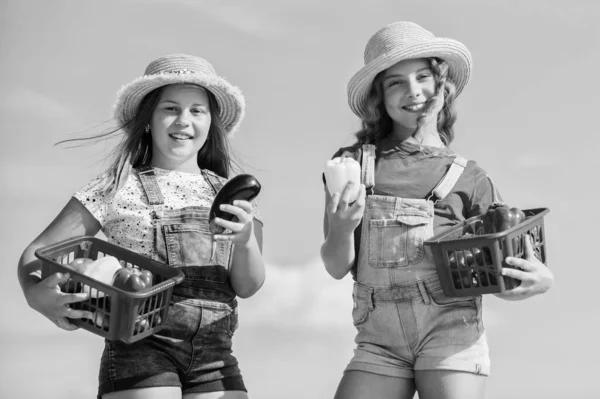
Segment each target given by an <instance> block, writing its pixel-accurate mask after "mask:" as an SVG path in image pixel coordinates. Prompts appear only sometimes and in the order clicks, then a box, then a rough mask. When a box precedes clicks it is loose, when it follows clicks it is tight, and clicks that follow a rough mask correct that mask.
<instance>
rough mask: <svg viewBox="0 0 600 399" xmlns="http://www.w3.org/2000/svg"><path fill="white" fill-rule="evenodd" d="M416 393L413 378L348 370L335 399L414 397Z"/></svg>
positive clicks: (395, 398)
mask: <svg viewBox="0 0 600 399" xmlns="http://www.w3.org/2000/svg"><path fill="white" fill-rule="evenodd" d="M414 395H415V383H414V381H413V380H412V379H408V378H398V377H388V376H385V375H379V374H372V373H366V372H363V371H348V372H346V373H344V376H343V377H342V380H341V381H340V385H339V386H338V389H337V392H336V393H335V399H387V398H393V399H412V397H413V396H414Z"/></svg>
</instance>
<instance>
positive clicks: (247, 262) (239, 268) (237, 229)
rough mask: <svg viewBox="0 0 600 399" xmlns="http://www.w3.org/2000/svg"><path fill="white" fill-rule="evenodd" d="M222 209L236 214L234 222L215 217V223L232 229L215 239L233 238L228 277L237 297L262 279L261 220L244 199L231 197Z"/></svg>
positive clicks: (255, 287)
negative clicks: (236, 199)
mask: <svg viewBox="0 0 600 399" xmlns="http://www.w3.org/2000/svg"><path fill="white" fill-rule="evenodd" d="M222 209H223V210H224V211H226V212H229V213H232V214H234V215H235V216H237V218H238V221H237V222H228V221H225V220H222V219H219V218H217V219H215V223H217V224H218V225H220V226H222V227H225V228H227V229H229V230H231V231H232V233H231V234H219V235H215V236H214V239H215V240H220V241H232V242H233V243H234V247H233V259H232V262H231V263H232V265H231V271H230V273H229V278H230V281H231V286H232V287H233V290H234V291H235V293H236V295H237V296H239V297H240V298H249V297H251V296H252V295H254V294H255V293H256V292H257V291H258V290H259V289H260V287H262V285H263V283H264V281H265V275H266V272H265V265H264V261H263V258H262V224H261V223H260V222H258V221H256V220H254V219H253V217H252V205H251V204H250V203H249V202H247V201H234V205H223V207H222Z"/></svg>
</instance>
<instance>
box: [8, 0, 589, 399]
mask: <svg viewBox="0 0 600 399" xmlns="http://www.w3.org/2000/svg"><path fill="white" fill-rule="evenodd" d="M397 20H410V21H414V22H417V23H419V24H420V25H422V26H423V27H425V28H426V29H428V30H430V31H432V32H433V33H434V34H435V35H437V36H442V37H451V38H454V39H457V40H460V41H462V42H463V43H465V44H466V46H467V47H468V48H469V49H470V51H471V53H472V54H473V59H474V71H473V74H472V78H471V81H470V83H469V85H468V86H467V88H466V89H465V90H464V92H463V93H462V94H461V96H460V97H459V100H458V121H457V123H456V125H455V127H456V129H455V131H456V139H455V141H454V143H453V145H452V147H453V148H454V149H455V150H456V151H457V152H459V153H461V154H463V155H464V156H466V157H467V158H469V159H473V160H476V161H477V162H478V163H479V164H480V165H481V166H482V167H483V168H484V169H485V170H487V171H488V172H489V173H490V174H491V176H492V177H493V178H494V181H495V183H496V184H497V185H498V186H499V188H500V191H501V192H502V195H503V197H504V199H505V201H506V202H508V203H509V204H511V205H513V206H518V207H520V208H537V207H547V208H550V213H549V214H548V215H547V216H546V217H545V223H546V238H547V252H548V266H549V267H550V268H551V269H552V270H553V272H554V274H555V277H556V282H555V285H554V287H553V288H552V290H550V291H549V292H548V293H547V294H545V295H543V296H538V297H535V298H532V299H530V300H527V301H524V302H506V301H502V300H500V299H497V298H495V297H493V296H486V297H485V298H484V323H485V325H486V328H487V331H488V339H489V342H490V347H491V356H492V375H491V377H490V378H489V382H488V395H487V397H488V398H490V399H508V398H515V399H516V398H545V399H550V398H592V397H599V395H600V387H599V385H598V384H597V382H596V380H595V379H596V378H597V377H598V371H599V369H598V360H597V359H598V357H599V356H600V344H599V343H598V342H599V340H598V329H599V328H600V314H599V312H598V303H597V300H598V295H597V290H598V287H599V285H598V282H599V281H600V268H599V263H598V258H599V257H598V255H597V253H596V252H595V251H596V250H597V248H598V246H597V245H598V244H597V243H598V240H597V238H596V237H597V230H596V229H597V226H598V225H600V218H599V217H598V213H597V211H594V210H593V209H594V203H595V202H596V201H597V198H598V195H599V190H598V183H597V182H598V171H599V170H600V161H599V160H598V158H599V157H598V148H599V145H600V139H599V134H598V133H599V132H598V123H597V118H598V116H597V113H598V109H599V107H600V95H599V92H600V85H599V83H598V78H597V76H596V73H597V67H598V63H599V62H600V45H599V41H598V39H597V37H598V34H597V24H598V22H599V21H600V2H597V1H595V0H590V1H574V0H564V1H537V0H536V1H534V0H530V1H523V0H497V1H494V0H471V1H436V2H433V1H383V0H369V1H349V0H331V1H323V0H318V1H317V0H303V1H279V0H253V1H237V2H234V1H223V0H220V1H202V0H196V1H193V0H173V1H166V0H148V1H141V0H121V1H114V0H104V1H101V2H100V1H82V0H78V1H76V0H71V1H62V0H55V1H51V2H50V1H43V0H37V1H28V0H2V1H0V87H1V90H0V132H2V133H1V134H2V136H1V137H2V140H3V141H2V145H0V162H1V170H2V176H1V179H2V180H1V182H0V185H1V187H2V189H1V191H0V204H1V207H0V220H2V222H3V225H4V228H3V229H2V230H1V232H0V234H1V236H0V249H1V251H2V254H3V259H4V260H5V263H6V264H5V266H4V267H3V268H2V269H0V295H1V299H2V300H1V301H0V306H1V307H2V309H1V310H2V318H1V319H0V353H1V356H0V359H1V360H0V397H3V398H4V397H5V398H15V399H17V398H38V397H42V396H44V397H46V398H63V399H64V398H67V399H70V398H83V397H88V398H92V397H94V395H95V392H96V388H97V369H98V364H99V359H100V354H101V351H102V347H103V342H102V339H101V338H100V337H97V336H95V335H92V334H90V333H88V332H86V331H76V332H71V333H69V332H66V331H63V330H59V329H58V328H56V327H55V326H54V325H53V324H51V323H50V322H49V321H47V320H46V319H45V318H43V317H41V316H40V315H39V314H37V313H36V312H34V311H33V310H31V309H30V308H29V307H28V306H27V304H26V302H25V300H24V297H23V295H22V293H21V290H20V287H19V284H18V282H17V277H16V265H17V262H18V259H19V257H20V255H21V252H22V251H23V249H24V248H25V247H26V246H27V245H28V244H29V243H30V242H31V240H33V239H34V238H35V236H36V235H37V234H38V233H39V232H41V230H42V229H43V228H45V227H46V226H47V224H48V223H49V222H50V221H51V220H52V219H53V218H54V216H55V215H56V214H57V213H58V212H59V211H60V209H61V208H62V207H63V206H64V205H65V204H66V202H67V201H68V200H69V198H70V196H71V194H72V193H73V192H75V191H76V190H77V189H78V188H80V187H81V186H82V185H84V184H85V183H86V182H87V181H88V180H89V179H90V178H92V177H94V176H95V175H96V174H97V173H99V172H100V171H101V170H103V168H104V167H105V166H106V163H105V162H104V161H105V159H106V157H107V155H108V153H109V150H110V149H111V148H112V145H114V143H115V142H114V141H109V142H106V143H101V144H97V145H93V146H84V147H79V148H76V149H67V148H65V146H54V144H55V143H56V142H57V141H59V140H63V139H68V138H74V137H82V136H85V135H86V134H91V133H99V132H101V131H102V130H103V129H105V128H107V127H110V126H112V125H111V123H112V122H111V120H110V119H111V117H112V104H113V102H114V99H115V94H116V92H117V90H118V89H119V88H120V87H121V86H122V85H124V84H126V83H128V82H129V81H131V80H133V79H134V78H136V77H138V76H140V75H141V74H142V72H143V70H144V68H145V66H146V65H147V64H148V63H149V62H150V61H151V60H152V59H154V58H156V57H158V56H161V55H164V54H170V53H179V52H183V53H190V54H195V55H199V56H202V57H205V58H206V59H208V60H209V61H210V62H211V63H212V64H213V66H214V67H215V68H216V70H217V72H218V73H219V74H220V75H221V76H224V77H226V78H227V79H228V80H229V81H230V82H232V83H233V84H235V85H237V86H239V87H240V88H241V89H242V91H243V93H244V95H245V97H246V102H247V110H246V118H245V120H244V122H243V123H242V125H241V129H240V131H239V132H238V133H237V135H236V137H235V138H234V140H233V142H232V143H233V147H234V149H235V151H236V154H237V155H238V157H239V159H240V160H241V162H242V163H243V165H244V168H245V171H246V172H247V173H251V174H254V175H255V176H256V177H257V178H258V180H259V181H260V182H261V183H262V186H263V191H262V193H261V194H260V196H259V198H258V203H259V206H260V209H261V214H262V216H263V220H264V224H265V228H264V258H265V261H266V264H267V269H268V276H267V281H266V283H265V286H264V287H263V289H261V291H259V292H258V293H257V294H256V295H255V296H254V297H252V298H250V299H246V300H240V322H241V325H240V328H239V330H238V332H237V333H236V336H235V338H234V353H235V354H236V355H237V357H238V359H239V361H240V366H241V368H242V371H243V373H244V376H245V379H246V384H247V386H248V388H249V391H250V397H251V398H254V399H271V398H278V399H279V398H285V399H296V398H315V399H320V398H332V397H333V394H334V392H335V389H336V387H337V384H338V382H339V379H340V377H341V375H342V371H343V369H344V367H345V366H346V364H347V362H348V361H349V359H350V358H351V356H352V349H353V347H354V344H353V338H354V332H355V330H354V327H353V326H352V320H351V315H350V312H351V307H352V302H351V286H352V282H351V279H350V277H347V278H345V279H343V280H341V281H336V280H334V279H332V278H331V277H329V276H328V274H327V273H326V272H325V270H324V268H323V265H322V263H321V262H320V260H319V247H320V244H321V242H322V216H323V205H324V195H323V187H322V183H321V180H320V175H321V172H322V169H323V164H324V162H325V160H327V159H328V158H329V157H330V156H331V155H332V154H333V153H334V152H335V151H336V150H337V149H338V148H339V147H340V146H343V145H347V144H349V143H351V142H352V133H353V132H355V131H356V130H357V129H358V127H359V121H358V119H357V118H356V117H355V116H354V115H353V114H352V112H351V111H350V109H349V108H348V106H347V98H346V84H347V82H348V80H349V78H350V77H351V76H352V74H354V72H356V71H357V70H358V69H359V68H360V67H361V66H362V63H363V59H362V55H363V50H364V46H365V44H366V42H367V40H368V39H369V37H370V36H371V35H372V34H373V33H374V32H375V31H376V30H378V29H379V28H380V27H382V26H383V25H384V24H387V23H390V22H393V21H397ZM89 129H91V130H89ZM86 131H87V132H86Z"/></svg>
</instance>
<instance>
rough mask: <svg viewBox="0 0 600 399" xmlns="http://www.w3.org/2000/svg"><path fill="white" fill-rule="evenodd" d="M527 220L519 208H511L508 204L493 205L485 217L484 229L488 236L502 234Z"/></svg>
mask: <svg viewBox="0 0 600 399" xmlns="http://www.w3.org/2000/svg"><path fill="white" fill-rule="evenodd" d="M525 219H526V217H525V213H523V211H522V210H520V209H519V208H515V207H513V208H511V207H509V206H508V205H506V204H492V205H491V206H490V207H489V208H488V210H487V212H486V213H485V215H484V217H483V228H484V230H485V233H486V234H491V233H500V232H502V231H505V230H508V229H510V228H513V227H515V226H516V225H518V224H519V223H521V222H523V221H524V220H525Z"/></svg>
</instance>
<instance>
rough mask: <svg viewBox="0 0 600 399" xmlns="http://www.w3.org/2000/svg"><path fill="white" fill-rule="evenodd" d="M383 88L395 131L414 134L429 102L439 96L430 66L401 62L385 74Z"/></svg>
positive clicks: (406, 61) (420, 61)
mask: <svg viewBox="0 0 600 399" xmlns="http://www.w3.org/2000/svg"><path fill="white" fill-rule="evenodd" d="M382 85H383V93H384V105H385V109H386V111H387V113H388V115H389V116H390V118H392V121H393V122H394V129H400V130H407V131H409V130H412V131H414V129H416V128H417V121H418V118H419V116H420V115H421V114H422V113H423V111H424V110H425V105H426V103H427V100H429V99H430V98H431V97H433V96H434V95H435V78H434V77H433V73H432V71H431V68H430V66H429V62H428V61H427V60H425V59H411V60H404V61H401V62H399V63H397V64H395V65H393V66H391V67H390V68H388V69H387V70H386V71H385V72H384V75H383V79H382ZM411 133H412V132H411Z"/></svg>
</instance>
